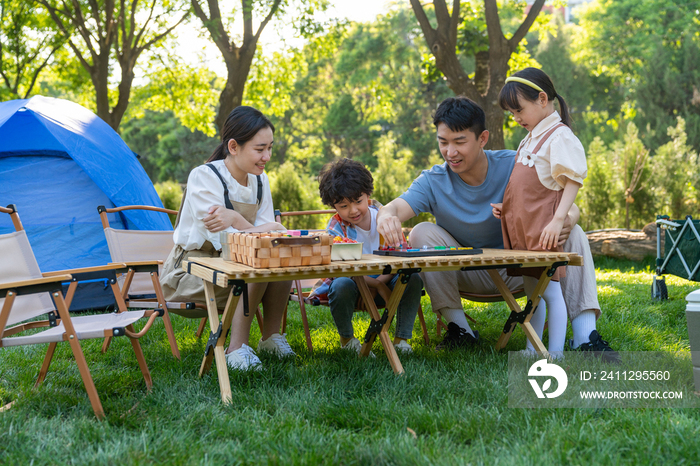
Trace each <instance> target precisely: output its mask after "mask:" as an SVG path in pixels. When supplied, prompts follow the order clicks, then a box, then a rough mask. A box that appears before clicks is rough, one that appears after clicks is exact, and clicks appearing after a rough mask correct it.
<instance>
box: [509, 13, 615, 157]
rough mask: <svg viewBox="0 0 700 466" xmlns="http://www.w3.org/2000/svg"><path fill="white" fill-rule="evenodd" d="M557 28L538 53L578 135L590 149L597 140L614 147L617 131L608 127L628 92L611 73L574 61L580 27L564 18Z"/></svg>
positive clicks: (557, 21)
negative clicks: (598, 71) (576, 36)
mask: <svg viewBox="0 0 700 466" xmlns="http://www.w3.org/2000/svg"><path fill="white" fill-rule="evenodd" d="M553 21H554V24H555V27H554V28H553V30H551V31H549V32H547V33H546V34H544V36H543V38H542V40H541V41H540V42H539V44H538V45H537V49H536V52H535V53H534V55H535V59H536V60H537V62H538V63H540V64H541V65H542V70H543V71H544V72H546V73H547V74H548V75H549V77H550V78H552V82H553V83H554V86H555V88H556V89H557V93H558V94H559V95H561V96H563V97H564V99H566V103H567V105H568V106H569V110H570V112H571V116H572V120H573V127H572V129H573V130H574V132H575V133H576V136H577V137H578V138H579V139H580V140H581V142H582V143H583V147H586V148H588V146H589V144H591V143H592V141H593V140H594V139H595V138H596V137H600V138H601V139H602V140H603V141H604V142H605V143H606V144H611V143H612V142H613V141H614V140H615V139H616V138H617V137H618V134H617V131H615V129H614V128H613V127H612V126H611V125H609V124H606V122H607V121H608V120H610V119H611V118H617V117H618V114H619V113H620V109H621V108H622V105H623V102H624V93H623V92H622V89H621V88H620V87H619V86H616V85H615V82H614V80H613V78H612V77H610V76H609V75H607V74H596V73H594V72H593V71H592V70H589V69H588V68H587V67H586V66H584V64H582V63H580V62H577V61H576V60H575V59H574V58H575V57H574V37H575V34H576V33H577V30H578V29H580V27H579V26H577V25H575V24H571V23H570V24H564V21H563V18H562V17H561V16H560V15H556V16H555V17H554V20H553ZM517 133H518V136H519V138H517V139H516V138H514V139H515V140H514V141H511V144H507V145H506V147H515V146H516V145H517V142H518V141H519V140H520V139H522V137H524V136H525V130H524V129H523V130H521V131H518V132H517Z"/></svg>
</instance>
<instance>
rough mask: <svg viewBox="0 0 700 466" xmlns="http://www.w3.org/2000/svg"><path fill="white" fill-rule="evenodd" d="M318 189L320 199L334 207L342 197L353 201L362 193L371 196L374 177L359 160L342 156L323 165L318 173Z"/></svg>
mask: <svg viewBox="0 0 700 466" xmlns="http://www.w3.org/2000/svg"><path fill="white" fill-rule="evenodd" d="M318 191H319V194H320V195H321V201H323V203H324V204H326V205H327V206H329V207H333V208H335V205H336V204H337V203H339V202H341V201H342V200H343V199H347V200H349V201H355V200H357V199H359V198H360V196H362V195H363V194H367V195H368V196H371V195H372V192H373V191H374V179H373V178H372V174H371V173H370V172H369V170H367V168H365V166H364V165H362V164H361V163H360V162H356V161H354V160H350V159H345V158H343V159H340V160H338V161H337V162H331V163H328V164H326V165H325V166H324V167H323V169H322V170H321V173H320V174H319V175H318Z"/></svg>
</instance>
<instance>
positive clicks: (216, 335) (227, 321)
mask: <svg viewBox="0 0 700 466" xmlns="http://www.w3.org/2000/svg"><path fill="white" fill-rule="evenodd" d="M243 286H245V283H243V284H242V285H241V284H240V283H238V282H234V283H233V286H232V287H231V293H230V294H229V296H228V300H227V301H226V308H225V309H224V314H223V316H222V317H221V321H219V310H218V308H217V305H216V293H215V291H214V284H212V283H211V282H208V281H206V280H204V295H205V297H206V300H207V315H208V316H209V325H210V327H211V333H210V336H209V341H208V342H207V347H206V349H205V350H204V359H203V360H202V365H201V367H200V369H199V376H200V377H202V376H203V375H204V374H205V373H207V372H208V371H209V369H210V368H211V364H212V359H213V360H215V361H216V372H217V375H218V377H219V388H220V389H221V401H223V402H224V404H228V403H231V398H232V397H231V383H230V381H229V377H228V366H227V364H226V348H224V344H225V343H226V337H227V336H228V333H229V330H230V329H231V321H232V320H233V314H234V312H236V306H237V305H238V300H239V299H240V295H241V293H242V291H243Z"/></svg>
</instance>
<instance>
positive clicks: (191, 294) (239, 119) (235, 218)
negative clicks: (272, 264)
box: [160, 106, 294, 370]
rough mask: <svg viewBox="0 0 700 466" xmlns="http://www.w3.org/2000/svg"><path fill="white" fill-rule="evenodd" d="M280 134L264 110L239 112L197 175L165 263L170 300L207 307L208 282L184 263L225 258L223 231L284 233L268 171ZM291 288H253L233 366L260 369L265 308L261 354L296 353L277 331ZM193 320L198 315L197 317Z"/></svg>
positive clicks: (238, 329)
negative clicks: (259, 331) (259, 327)
mask: <svg viewBox="0 0 700 466" xmlns="http://www.w3.org/2000/svg"><path fill="white" fill-rule="evenodd" d="M274 130H275V128H274V126H273V125H272V123H271V122H270V120H268V119H267V118H266V117H265V116H264V115H263V114H262V113H261V112H260V111H258V110H256V109H254V108H252V107H243V106H241V107H237V108H236V109H234V110H233V111H232V112H231V113H230V114H229V116H228V118H227V119H226V122H225V123H224V127H223V129H222V131H221V133H222V142H221V144H219V146H218V147H217V148H216V150H215V151H214V153H213V154H212V156H211V157H209V160H207V163H206V164H205V165H200V166H199V167H196V168H194V169H193V170H192V171H191V172H190V175H189V177H188V178H187V192H186V194H185V197H184V198H183V200H182V205H181V207H180V212H179V214H178V220H177V224H176V226H175V232H174V234H173V239H174V242H175V247H174V248H173V250H172V251H171V252H170V255H169V256H168V259H167V260H166V261H165V264H163V274H162V276H161V280H160V281H161V285H162V287H163V293H164V294H165V299H166V300H168V301H186V302H190V301H193V302H198V303H206V300H205V297H204V285H203V282H202V279H200V278H198V277H195V276H194V275H190V274H188V273H186V272H185V271H184V270H182V267H181V264H182V261H183V260H184V259H187V258H188V257H198V256H200V257H201V256H206V257H218V256H219V255H220V251H221V242H220V241H219V232H221V231H227V232H232V233H233V232H237V231H244V232H261V231H269V230H278V229H284V227H283V226H282V225H280V224H279V223H277V222H275V217H274V210H273V208H272V195H271V193H270V183H269V181H268V179H267V175H266V174H265V172H264V170H265V164H266V163H267V162H268V161H269V160H270V153H271V150H272V143H273V135H274ZM291 286H292V283H291V281H285V282H271V283H253V284H249V285H248V293H249V294H248V296H249V309H248V310H249V312H248V313H247V314H248V315H245V313H243V312H241V311H242V308H243V300H242V299H241V300H240V301H239V303H238V309H236V312H235V313H234V316H233V323H232V325H231V343H230V345H229V347H228V350H227V351H226V361H227V363H228V365H229V367H231V368H232V369H240V370H246V369H253V368H255V369H260V359H259V358H258V357H257V355H256V354H255V352H254V351H253V349H252V348H251V347H250V346H248V339H249V336H250V326H251V323H252V321H253V317H254V316H255V313H256V310H257V307H258V304H259V303H260V302H262V304H263V311H264V312H263V318H264V325H263V335H262V339H261V340H260V342H259V343H258V351H261V350H264V351H270V352H273V353H276V354H277V355H278V356H287V355H294V352H293V351H292V349H291V347H290V346H289V343H287V340H286V339H285V336H284V335H280V334H279V333H276V332H279V329H280V325H281V322H282V316H283V313H284V308H285V304H286V302H287V297H288V296H289V290H290V289H291ZM214 288H215V289H216V301H217V303H220V304H223V303H226V300H227V298H228V295H229V294H230V293H231V290H230V288H219V287H214ZM203 315H205V314H201V315H200V316H203ZM187 317H197V315H195V314H193V313H192V312H190V313H189V314H188V315H187Z"/></svg>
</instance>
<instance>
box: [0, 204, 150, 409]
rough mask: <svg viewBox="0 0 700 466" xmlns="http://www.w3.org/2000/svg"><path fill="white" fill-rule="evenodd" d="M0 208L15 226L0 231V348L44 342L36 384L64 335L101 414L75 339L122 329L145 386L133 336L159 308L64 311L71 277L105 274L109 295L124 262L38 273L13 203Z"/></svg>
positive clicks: (142, 364)
mask: <svg viewBox="0 0 700 466" xmlns="http://www.w3.org/2000/svg"><path fill="white" fill-rule="evenodd" d="M0 212H2V213H7V214H10V216H11V217H12V221H13V224H14V226H15V230H16V231H15V232H13V233H7V234H4V235H0V257H2V261H0V348H7V347H11V346H19V345H34V344H43V343H48V344H49V347H48V350H47V352H46V357H45V358H44V362H43V364H42V366H41V369H40V371H39V377H38V379H37V382H36V385H39V384H41V383H42V382H43V381H44V379H45V377H46V373H47V371H48V369H49V365H50V364H51V360H52V359H53V355H54V352H55V350H56V345H57V344H58V343H60V342H64V341H67V342H68V344H69V345H70V347H71V351H72V352H73V356H74V357H75V361H76V363H77V365H78V369H79V371H80V375H81V377H82V380H83V383H84V385H85V389H86V390H87V393H88V397H89V398H90V403H91V404H92V408H93V410H94V412H95V415H96V416H97V417H98V418H100V419H102V418H103V417H104V410H103V409H102V404H101V402H100V398H99V396H98V394H97V390H96V388H95V384H94V382H93V380H92V375H91V374H90V370H89V368H88V366H87V362H86V360H85V355H84V354H83V350H82V347H81V346H80V340H85V339H91V338H107V337H113V336H122V335H126V336H128V337H129V340H130V341H131V344H132V346H133V348H134V353H135V354H136V359H137V360H138V364H139V368H140V369H141V372H142V374H143V377H144V379H145V381H146V386H147V387H148V389H150V388H151V387H152V385H153V384H152V381H151V375H150V372H149V370H148V366H147V365H146V361H145V359H144V356H143V352H142V350H141V345H140V344H139V341H138V338H140V337H141V336H142V335H143V334H144V333H145V332H147V331H148V330H149V329H150V327H151V326H152V324H153V321H154V320H155V318H156V317H157V316H158V314H159V313H158V312H157V311H152V310H141V311H123V309H125V307H124V306H123V302H122V303H119V308H120V311H121V312H116V313H111V314H99V315H87V316H78V317H72V316H71V315H70V313H69V312H68V309H69V307H70V302H71V300H72V298H73V294H74V293H75V289H76V287H77V282H78V280H79V279H80V278H81V277H84V278H85V279H89V278H93V277H94V276H95V274H102V276H109V275H110V274H111V279H110V283H111V285H112V289H113V290H114V291H115V295H116V296H118V287H117V284H116V272H115V271H116V270H117V269H119V268H124V267H125V264H114V265H111V266H100V267H88V268H82V269H74V270H66V271H60V272H50V273H45V274H42V273H41V270H40V269H39V265H38V263H37V261H36V259H35V257H34V253H33V251H32V247H31V245H30V243H29V239H28V238H27V235H26V232H25V231H24V229H23V228H22V223H21V221H20V220H19V215H18V214H17V211H16V209H15V207H14V206H13V205H10V206H8V208H3V207H0ZM65 282H70V286H69V288H68V292H67V293H66V297H65V299H64V296H63V293H62V284H63V283H65ZM42 315H48V319H47V320H41V321H39V320H36V318H37V317H39V316H42ZM144 317H148V318H149V320H148V322H147V323H146V324H145V326H144V328H143V329H142V330H141V331H140V332H138V333H137V332H135V330H134V328H133V325H132V324H133V323H134V322H136V321H138V320H140V319H142V318H144ZM45 327H48V328H47V329H46V330H43V331H41V332H38V333H34V331H33V330H34V329H37V328H45ZM28 330H29V332H27V331H28ZM11 405H12V403H10V404H9V405H6V406H4V407H3V408H2V409H0V410H5V409H8V408H9V407H10V406H11Z"/></svg>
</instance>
